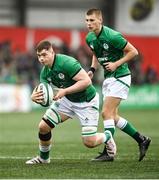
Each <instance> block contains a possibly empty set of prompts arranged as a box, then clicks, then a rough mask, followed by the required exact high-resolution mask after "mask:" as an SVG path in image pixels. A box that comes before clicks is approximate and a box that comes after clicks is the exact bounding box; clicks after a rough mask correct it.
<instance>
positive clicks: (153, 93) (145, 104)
mask: <svg viewBox="0 0 159 180" xmlns="http://www.w3.org/2000/svg"><path fill="white" fill-rule="evenodd" d="M121 107H122V108H151V109H153V108H159V85H143V86H131V88H130V91H129V96H128V99H127V100H125V101H122V103H121Z"/></svg>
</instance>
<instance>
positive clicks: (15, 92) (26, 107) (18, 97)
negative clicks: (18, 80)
mask: <svg viewBox="0 0 159 180" xmlns="http://www.w3.org/2000/svg"><path fill="white" fill-rule="evenodd" d="M30 110H31V100H30V87H29V86H28V85H12V84H0V112H28V111H30Z"/></svg>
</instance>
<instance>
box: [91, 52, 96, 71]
mask: <svg viewBox="0 0 159 180" xmlns="http://www.w3.org/2000/svg"><path fill="white" fill-rule="evenodd" d="M91 67H93V68H94V69H97V68H98V60H97V58H96V56H95V55H93V57H92V64H91Z"/></svg>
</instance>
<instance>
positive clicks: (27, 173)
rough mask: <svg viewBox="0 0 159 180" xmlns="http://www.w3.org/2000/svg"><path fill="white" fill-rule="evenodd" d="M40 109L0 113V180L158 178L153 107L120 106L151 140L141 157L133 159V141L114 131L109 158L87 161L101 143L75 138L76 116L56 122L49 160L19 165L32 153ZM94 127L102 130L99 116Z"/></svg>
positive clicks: (135, 154) (35, 150)
mask: <svg viewBox="0 0 159 180" xmlns="http://www.w3.org/2000/svg"><path fill="white" fill-rule="evenodd" d="M42 114H43V112H42V111H38V112H31V113H3V114H0V178H1V179H108V178H111V179H118V178H120V179H124V178H126V179H130V178H132V179H140V178H141V179H158V178H159V156H158V152H159V141H158V127H159V120H158V117H159V110H145V111H144V110H133V111H128V110H127V111H121V114H122V116H123V117H125V118H127V119H128V120H129V121H130V122H132V124H134V125H135V127H136V128H137V129H138V130H139V131H140V132H141V133H143V134H145V135H147V136H149V137H151V139H152V143H151V145H150V148H149V151H148V153H147V155H146V157H145V159H144V160H143V161H141V162H138V146H137V143H136V142H135V141H134V140H133V139H132V138H130V137H129V136H128V135H126V134H125V133H123V132H121V131H120V130H118V129H117V130H116V133H115V141H116V144H117V148H118V154H117V157H116V159H115V161H114V162H102V163H101V162H100V163H99V162H98V163H95V162H91V161H90V160H91V159H92V158H93V157H95V156H96V155H97V153H98V152H99V151H102V148H103V146H99V147H97V148H93V149H88V148H86V147H84V145H83V144H82V141H81V137H80V136H81V128H80V125H79V122H78V121H77V120H69V121H68V122H65V123H63V124H61V125H59V126H58V127H57V128H56V129H55V130H54V133H53V139H54V141H53V146H52V150H51V154H50V155H51V163H50V164H47V165H44V164H40V165H32V166H29V165H25V161H26V160H27V159H28V158H31V157H34V156H36V155H37V153H38V141H37V137H38V135H37V134H38V128H37V127H38V123H39V120H40V117H41V116H42ZM99 131H101V132H102V131H103V128H102V120H100V126H99Z"/></svg>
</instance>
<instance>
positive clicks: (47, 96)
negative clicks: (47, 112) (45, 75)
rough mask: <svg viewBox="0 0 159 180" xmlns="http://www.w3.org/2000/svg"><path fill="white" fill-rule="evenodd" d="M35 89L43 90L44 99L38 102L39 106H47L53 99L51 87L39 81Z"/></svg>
mask: <svg viewBox="0 0 159 180" xmlns="http://www.w3.org/2000/svg"><path fill="white" fill-rule="evenodd" d="M37 91H43V93H44V95H43V96H44V100H43V102H42V103H40V105H41V106H44V107H48V106H49V105H50V104H51V103H52V101H53V96H54V95H53V89H52V87H51V85H50V84H48V83H40V84H39V85H38V87H37Z"/></svg>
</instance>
